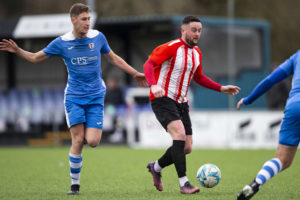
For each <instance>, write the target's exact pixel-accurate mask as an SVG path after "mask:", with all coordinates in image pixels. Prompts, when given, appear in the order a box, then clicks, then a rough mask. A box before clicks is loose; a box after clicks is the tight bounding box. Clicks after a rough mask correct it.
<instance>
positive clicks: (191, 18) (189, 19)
mask: <svg viewBox="0 0 300 200" xmlns="http://www.w3.org/2000/svg"><path fill="white" fill-rule="evenodd" d="M191 22H200V23H201V20H200V19H199V18H198V17H196V16H192V15H189V16H186V17H185V18H183V20H182V22H181V24H182V25H186V24H189V23H191Z"/></svg>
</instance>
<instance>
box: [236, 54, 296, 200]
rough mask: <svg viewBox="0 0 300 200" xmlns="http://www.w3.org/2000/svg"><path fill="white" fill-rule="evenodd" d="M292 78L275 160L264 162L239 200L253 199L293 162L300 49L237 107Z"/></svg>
mask: <svg viewBox="0 0 300 200" xmlns="http://www.w3.org/2000/svg"><path fill="white" fill-rule="evenodd" d="M291 75H293V81H292V89H291V91H290V94H289V98H288V99H287V102H286V106H285V110H284V117H283V121H282V124H281V128H280V132H279V134H280V135H279V144H278V146H277V151H276V157H275V158H272V159H270V160H268V161H267V162H265V163H264V165H263V166H262V168H261V170H260V171H259V172H258V174H257V176H256V177H255V179H254V181H253V182H252V183H250V184H249V185H246V186H245V187H244V188H243V190H242V191H241V192H240V193H239V194H238V197H237V199H238V200H248V199H250V198H252V197H253V195H255V194H256V193H257V192H258V190H259V189H260V187H261V186H262V185H263V184H265V183H266V182H267V181H268V180H270V179H271V178H272V177H273V176H275V175H276V174H277V173H279V172H281V171H283V170H285V169H286V168H288V167H289V166H290V165H291V164H292V162H293V160H294V157H295V154H296V152H297V149H298V145H299V141H300V120H299V119H300V50H298V51H297V52H296V53H295V54H293V55H292V56H291V57H290V58H288V59H287V60H286V61H285V62H283V63H282V64H281V65H279V67H277V69H276V70H274V71H273V72H272V73H271V74H270V75H269V76H267V77H266V78H265V79H264V80H262V81H261V82H260V83H259V84H258V85H257V86H256V87H255V88H254V90H253V91H252V92H251V93H250V95H249V96H248V97H246V98H242V99H241V100H240V101H239V102H238V104H237V109H238V110H239V109H240V107H241V106H242V105H243V104H245V105H248V104H251V103H252V102H253V101H255V100H256V99H257V98H258V97H260V96H261V95H262V94H264V93H265V92H266V91H268V90H269V89H270V88H271V87H272V86H273V85H275V84H276V83H278V82H280V81H282V80H284V79H285V78H287V77H289V76H291ZM278 95H280V94H278Z"/></svg>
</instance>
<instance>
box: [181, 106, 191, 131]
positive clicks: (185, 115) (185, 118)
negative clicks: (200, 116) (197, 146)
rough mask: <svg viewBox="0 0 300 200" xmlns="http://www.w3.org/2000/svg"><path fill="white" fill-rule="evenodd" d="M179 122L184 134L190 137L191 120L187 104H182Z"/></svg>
mask: <svg viewBox="0 0 300 200" xmlns="http://www.w3.org/2000/svg"><path fill="white" fill-rule="evenodd" d="M181 121H182V123H183V126H184V129H185V134H186V135H192V134H193V130H192V122H191V118H190V113H189V105H188V103H183V104H182V108H181Z"/></svg>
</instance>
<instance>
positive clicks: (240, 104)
mask: <svg viewBox="0 0 300 200" xmlns="http://www.w3.org/2000/svg"><path fill="white" fill-rule="evenodd" d="M243 104H244V98H241V100H240V101H239V102H238V103H237V104H236V109H237V110H239V109H240V108H241V106H242V105H243Z"/></svg>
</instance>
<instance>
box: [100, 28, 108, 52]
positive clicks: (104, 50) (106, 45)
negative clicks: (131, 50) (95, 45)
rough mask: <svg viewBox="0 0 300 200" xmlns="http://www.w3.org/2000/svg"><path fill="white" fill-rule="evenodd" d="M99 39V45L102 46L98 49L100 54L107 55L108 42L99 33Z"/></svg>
mask: <svg viewBox="0 0 300 200" xmlns="http://www.w3.org/2000/svg"><path fill="white" fill-rule="evenodd" d="M99 38H100V40H101V43H102V44H103V45H102V48H101V49H100V52H101V54H107V53H109V52H110V47H109V45H108V42H107V40H106V37H105V36H104V34H103V33H101V32H100V34H99Z"/></svg>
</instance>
